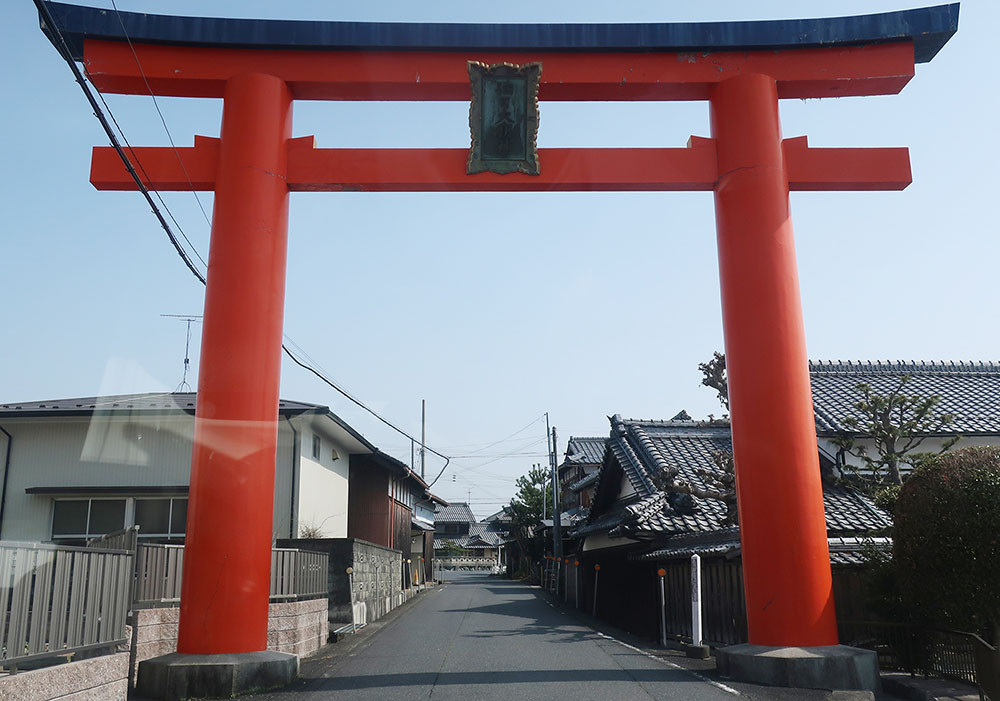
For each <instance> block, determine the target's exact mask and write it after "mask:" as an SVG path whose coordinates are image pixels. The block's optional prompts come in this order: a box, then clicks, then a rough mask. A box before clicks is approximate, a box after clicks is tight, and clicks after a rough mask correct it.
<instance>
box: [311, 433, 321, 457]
mask: <svg viewBox="0 0 1000 701" xmlns="http://www.w3.org/2000/svg"><path fill="white" fill-rule="evenodd" d="M322 448H323V441H322V440H321V439H320V437H319V436H317V435H315V434H314V435H313V459H314V460H319V452H320V450H321V449H322Z"/></svg>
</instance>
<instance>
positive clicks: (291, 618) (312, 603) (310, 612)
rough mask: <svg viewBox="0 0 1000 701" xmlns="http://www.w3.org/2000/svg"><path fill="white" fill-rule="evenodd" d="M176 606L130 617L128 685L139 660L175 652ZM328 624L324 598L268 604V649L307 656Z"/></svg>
mask: <svg viewBox="0 0 1000 701" xmlns="http://www.w3.org/2000/svg"><path fill="white" fill-rule="evenodd" d="M179 619H180V609H179V608H155V609H139V610H138V611H136V612H135V615H134V617H133V631H132V646H131V656H130V658H129V660H128V665H129V669H128V671H129V674H128V678H129V684H130V685H131V686H132V687H133V688H134V687H135V680H136V674H137V673H138V671H139V663H140V662H142V661H143V660H148V659H152V658H153V657H159V656H160V655H166V654H168V653H171V652H177V623H178V621H179ZM329 631H330V624H329V622H328V621H327V600H326V599H310V600H308V601H290V602H287V603H283V604H270V605H269V606H268V616H267V649H268V650H274V651H275V652H289V653H293V654H295V655H298V656H299V657H300V658H302V657H308V656H309V655H311V654H313V653H314V652H316V651H317V650H318V649H319V648H321V647H322V646H324V645H326V641H327V637H328V636H329Z"/></svg>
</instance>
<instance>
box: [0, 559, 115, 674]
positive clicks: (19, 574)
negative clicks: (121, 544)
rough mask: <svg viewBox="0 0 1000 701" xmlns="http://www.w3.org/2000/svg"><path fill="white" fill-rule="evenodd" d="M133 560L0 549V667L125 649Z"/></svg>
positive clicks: (14, 667) (13, 667)
mask: <svg viewBox="0 0 1000 701" xmlns="http://www.w3.org/2000/svg"><path fill="white" fill-rule="evenodd" d="M132 571H133V563H132V554H131V553H129V552H127V551H122V550H108V549H100V548H79V547H66V546H55V545H43V544H40V543H16V542H9V541H8V542H0V666H3V667H5V668H7V669H16V667H17V665H18V664H19V663H22V662H26V661H28V660H32V659H39V658H43V657H52V656H54V655H60V654H66V653H69V652H78V651H81V650H84V649H88V648H95V647H104V646H111V645H114V644H117V643H121V642H124V641H125V621H126V616H127V614H128V610H129V600H128V599H129V587H130V584H131V579H132Z"/></svg>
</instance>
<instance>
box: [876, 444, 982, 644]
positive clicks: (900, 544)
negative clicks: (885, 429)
mask: <svg viewBox="0 0 1000 701" xmlns="http://www.w3.org/2000/svg"><path fill="white" fill-rule="evenodd" d="M893 559H894V561H895V567H896V571H897V575H898V577H899V584H900V590H901V594H902V597H903V601H904V603H905V604H906V605H907V606H909V607H912V609H913V613H915V614H917V615H918V616H919V617H920V618H922V619H923V620H925V621H927V622H928V623H932V624H937V625H943V626H948V627H952V628H960V629H965V630H974V631H983V632H988V633H993V631H995V630H998V629H1000V586H998V582H1000V448H997V447H993V446H989V447H978V448H965V449H962V450H957V451H954V452H952V453H947V454H944V455H941V456H939V457H938V458H936V459H934V460H932V461H929V462H928V463H927V464H925V465H923V466H922V467H920V468H919V469H917V470H916V471H915V472H914V473H913V475H912V476H911V477H910V478H909V479H908V480H907V481H906V483H905V484H904V485H903V488H902V489H901V490H900V493H899V498H898V500H897V501H896V528H895V543H894V546H893ZM990 637H992V635H991V636H990Z"/></svg>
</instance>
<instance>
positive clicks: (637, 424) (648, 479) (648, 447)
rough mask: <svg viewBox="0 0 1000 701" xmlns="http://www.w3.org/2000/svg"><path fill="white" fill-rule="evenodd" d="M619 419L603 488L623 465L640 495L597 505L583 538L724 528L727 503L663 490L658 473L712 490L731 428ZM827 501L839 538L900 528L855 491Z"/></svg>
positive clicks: (830, 525) (831, 527) (836, 490)
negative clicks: (717, 456)
mask: <svg viewBox="0 0 1000 701" xmlns="http://www.w3.org/2000/svg"><path fill="white" fill-rule="evenodd" d="M611 424H612V430H611V438H610V439H609V448H610V449H611V450H610V452H611V454H612V455H614V459H615V460H617V461H618V464H617V465H614V464H608V463H605V465H604V467H602V473H604V472H605V471H609V472H608V476H607V477H606V478H605V479H604V480H602V482H601V485H600V486H599V489H610V488H611V483H613V482H615V481H616V479H618V478H616V477H615V476H614V475H615V472H616V470H621V471H622V472H624V473H625V474H626V475H627V476H628V478H629V482H630V483H631V484H632V486H633V487H634V488H635V490H636V493H637V497H635V498H633V499H632V500H631V502H630V503H627V504H621V505H620V506H618V507H617V508H616V507H614V506H612V507H610V508H605V509H603V511H604V513H601V512H600V511H599V510H598V509H597V508H596V507H595V508H592V509H591V516H590V522H589V523H588V524H587V526H586V527H584V528H579V529H577V531H576V535H584V534H586V533H592V532H596V531H600V530H608V531H609V535H611V536H632V537H640V538H651V537H656V538H660V537H670V536H675V535H677V534H682V533H683V534H691V533H717V532H719V531H720V530H722V529H724V527H725V526H724V519H725V516H726V507H725V504H724V503H723V502H722V501H720V500H718V499H700V498H698V497H695V496H690V495H685V494H678V493H665V492H662V491H660V490H658V489H657V488H656V487H655V486H653V476H654V475H656V474H658V473H659V472H661V471H663V470H666V469H670V470H676V471H677V473H678V477H679V478H680V479H682V480H684V481H686V482H688V483H690V484H692V485H697V486H699V487H702V488H708V487H710V486H711V485H709V484H708V483H707V482H706V480H705V479H704V477H703V476H702V475H701V474H700V472H701V471H709V472H711V471H715V470H718V467H717V466H716V465H715V461H714V460H713V454H714V453H716V452H723V453H729V454H731V453H732V439H731V436H730V429H729V426H719V425H709V424H702V423H698V422H694V421H632V420H624V419H622V418H621V417H619V416H615V417H613V418H612V419H611ZM647 485H648V486H647ZM595 503H600V502H597V501H596V500H595ZM823 503H824V508H825V511H826V525H827V532H828V533H829V534H830V535H831V536H837V535H858V534H865V533H870V532H877V531H882V530H884V529H886V528H889V527H890V526H891V525H892V522H891V519H890V517H889V516H888V514H886V513H885V512H884V511H882V510H881V509H879V508H878V507H876V506H875V505H874V504H873V503H872V502H871V501H869V500H868V499H866V498H865V497H864V496H862V495H861V494H860V493H858V492H856V491H854V490H851V489H847V488H844V487H838V486H834V485H829V484H824V486H823ZM619 510H622V514H621V517H620V519H619V520H617V521H614V522H612V521H610V520H609V519H608V516H609V515H610V514H612V513H614V512H618V511H619Z"/></svg>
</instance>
